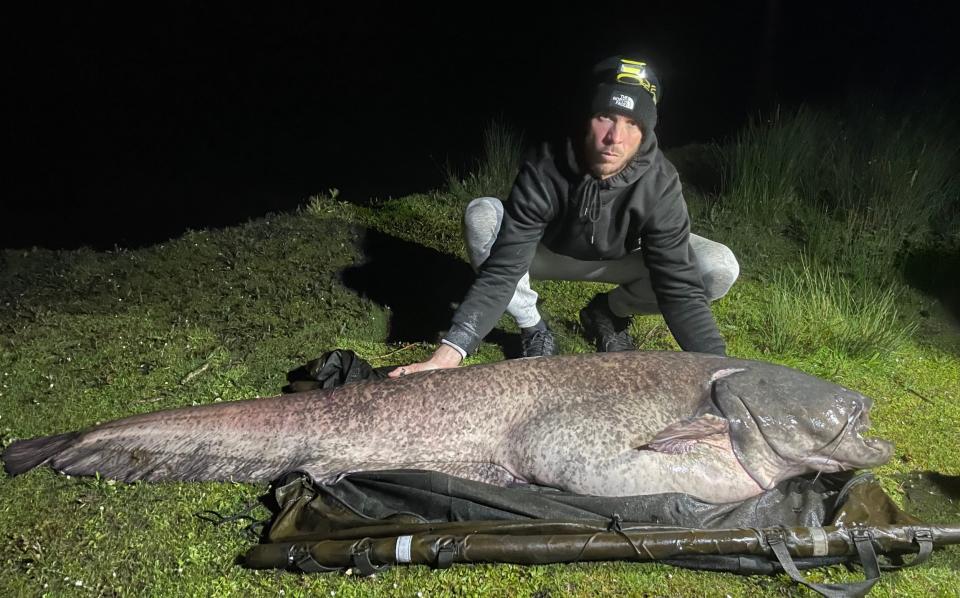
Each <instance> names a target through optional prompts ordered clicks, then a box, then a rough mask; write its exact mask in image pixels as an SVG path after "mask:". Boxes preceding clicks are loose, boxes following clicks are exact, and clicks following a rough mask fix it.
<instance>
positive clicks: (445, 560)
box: [437, 542, 457, 569]
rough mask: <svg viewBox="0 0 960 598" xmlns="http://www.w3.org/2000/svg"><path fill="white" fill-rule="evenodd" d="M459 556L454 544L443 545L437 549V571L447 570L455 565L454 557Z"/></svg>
mask: <svg viewBox="0 0 960 598" xmlns="http://www.w3.org/2000/svg"><path fill="white" fill-rule="evenodd" d="M456 554H457V547H456V546H455V545H454V543H453V542H446V543H444V544H441V545H440V547H439V548H438V549H437V569H446V568H448V567H449V566H450V565H452V564H453V557H454V556H456Z"/></svg>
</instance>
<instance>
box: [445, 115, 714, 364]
mask: <svg viewBox="0 0 960 598" xmlns="http://www.w3.org/2000/svg"><path fill="white" fill-rule="evenodd" d="M689 238H690V217H689V214H688V212H687V206H686V203H685V202H684V200H683V195H682V193H681V188H680V178H679V176H678V175H677V171H676V169H675V168H674V167H673V165H672V164H671V163H670V162H669V161H668V160H667V159H666V158H665V157H664V156H663V152H661V151H660V149H659V148H658V146H657V138H656V135H655V134H653V133H652V132H651V133H649V134H647V135H646V136H645V137H644V140H643V142H642V144H641V146H640V148H639V150H638V152H637V156H636V157H635V158H634V159H633V160H632V161H631V162H630V163H629V164H628V165H627V166H626V167H625V168H624V169H623V170H622V171H621V172H619V173H618V174H616V175H614V176H612V177H610V178H608V179H605V180H599V179H597V178H595V177H593V176H592V175H590V174H587V173H584V172H583V170H582V169H581V167H580V166H579V164H578V159H577V156H576V152H575V151H574V149H573V144H572V142H571V141H570V140H566V141H565V142H563V143H560V144H549V143H545V144H543V145H542V146H540V147H539V148H538V149H537V151H536V152H535V153H534V155H532V156H531V157H530V158H529V159H527V160H526V161H524V163H523V164H522V166H521V168H520V172H519V174H518V175H517V179H516V181H515V182H514V185H513V188H512V190H511V192H510V196H509V197H508V199H507V201H506V202H505V204H504V215H503V223H502V225H501V227H500V233H499V234H498V236H497V239H496V241H495V242H494V244H493V248H492V249H491V251H490V257H489V258H488V259H487V260H486V261H485V262H484V263H483V264H482V265H481V266H480V268H479V271H478V273H477V278H476V281H475V282H474V284H473V286H472V287H471V288H470V290H469V291H468V292H467V296H466V298H465V299H464V300H463V302H462V303H461V304H460V307H459V308H458V309H457V311H456V313H455V314H454V316H453V322H452V324H451V327H450V330H449V331H448V332H447V335H446V336H445V337H444V340H445V341H447V342H450V343H452V344H454V345H456V346H459V347H461V348H463V349H464V350H465V351H467V352H468V353H472V352H474V351H476V349H477V346H478V345H479V344H480V341H481V340H482V339H483V338H484V337H485V336H486V335H487V334H489V332H490V331H491V330H493V327H494V326H495V325H496V323H497V320H498V319H499V318H500V316H501V315H502V314H503V312H504V311H505V310H506V308H507V304H508V303H509V302H510V298H511V297H512V296H513V292H514V290H515V289H516V287H517V282H518V281H519V280H520V278H521V277H522V276H523V275H524V273H526V272H527V271H528V270H529V267H530V263H531V261H532V260H533V256H534V253H535V252H536V249H537V244H538V243H541V242H542V243H543V244H544V245H545V246H546V247H548V248H549V249H550V250H552V251H554V252H556V253H559V254H561V255H567V256H570V257H573V258H576V259H579V260H609V259H617V258H621V257H623V256H625V255H626V254H628V253H630V252H633V251H636V250H637V249H640V250H641V251H642V252H643V257H644V262H645V263H646V265H647V268H648V269H649V270H650V277H651V281H650V282H651V285H652V287H653V291H654V293H655V294H656V297H657V303H658V306H659V308H660V311H661V313H662V314H663V317H664V319H665V320H666V323H667V326H669V328H670V331H671V332H672V333H673V336H674V338H676V339H677V343H678V344H679V345H680V347H681V348H682V349H683V350H685V351H698V352H704V353H718V354H723V353H725V351H726V347H725V345H724V342H723V339H722V338H721V337H720V333H719V331H718V330H717V325H716V321H715V320H714V318H713V313H712V312H711V311H710V307H709V303H708V302H707V299H706V294H705V293H704V289H703V280H702V278H701V276H700V272H699V270H698V269H697V266H696V263H695V261H694V257H693V253H692V251H691V249H690V244H689Z"/></svg>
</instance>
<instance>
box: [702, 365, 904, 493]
mask: <svg viewBox="0 0 960 598" xmlns="http://www.w3.org/2000/svg"><path fill="white" fill-rule="evenodd" d="M729 371H730V372H731V373H729V374H726V375H725V376H723V377H722V378H719V379H716V380H715V382H714V384H713V402H714V405H715V406H716V407H717V409H719V411H720V412H721V413H722V414H723V416H724V417H725V418H726V419H727V421H728V425H729V430H730V441H731V444H732V445H733V451H734V454H735V455H736V457H737V459H739V460H740V464H741V465H743V467H744V469H746V470H747V472H748V473H749V474H750V475H751V476H752V477H753V478H754V480H756V482H757V483H758V484H759V485H760V486H762V487H763V488H766V489H769V488H772V487H773V486H775V485H776V484H777V483H778V482H779V481H781V480H784V479H787V478H790V477H793V476H797V475H802V474H805V473H809V472H812V471H821V472H824V473H830V472H835V471H841V470H847V469H859V468H867V467H875V466H877V465H881V464H883V463H885V462H886V461H887V460H888V459H889V458H890V455H891V454H892V453H893V445H892V444H891V443H890V442H887V441H885V440H879V439H872V438H864V436H863V433H864V432H865V431H866V429H867V428H868V427H869V426H870V418H869V411H870V407H871V405H872V404H873V401H872V400H871V399H870V398H868V397H865V396H863V395H862V394H860V393H858V392H854V391H852V390H849V389H847V388H844V387H842V386H839V385H836V384H833V383H831V382H828V381H826V380H822V379H820V378H816V377H814V376H810V375H807V374H804V373H802V372H799V371H797V370H793V369H789V368H785V367H782V366H778V365H774V364H767V363H759V362H754V363H751V364H750V365H748V366H746V367H745V368H743V369H740V368H737V369H736V370H729Z"/></svg>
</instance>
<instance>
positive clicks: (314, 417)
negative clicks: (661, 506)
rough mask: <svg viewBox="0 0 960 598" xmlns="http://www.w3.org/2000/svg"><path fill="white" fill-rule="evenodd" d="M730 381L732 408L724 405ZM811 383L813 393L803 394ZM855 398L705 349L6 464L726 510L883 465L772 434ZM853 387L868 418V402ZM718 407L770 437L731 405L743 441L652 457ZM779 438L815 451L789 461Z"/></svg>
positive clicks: (823, 432)
mask: <svg viewBox="0 0 960 598" xmlns="http://www.w3.org/2000/svg"><path fill="white" fill-rule="evenodd" d="M738 377H743V379H750V380H751V383H752V384H753V385H754V386H763V384H764V383H765V382H763V381H764V380H766V379H770V380H774V381H781V382H782V381H783V380H787V381H788V382H789V383H788V384H787V383H783V384H780V386H777V388H791V389H793V392H792V395H791V396H766V395H763V394H762V393H761V394H760V395H757V396H753V395H752V394H751V391H750V389H749V388H746V389H745V388H742V387H740V386H738V385H737V380H738ZM758 380H759V382H758ZM814 381H815V382H814ZM784 384H786V386H784ZM721 385H723V386H722V388H723V389H725V391H724V392H726V393H727V395H730V393H731V392H733V393H736V394H735V400H731V399H729V398H727V399H725V400H724V401H717V398H718V393H717V389H718V388H721ZM813 387H815V388H816V390H817V393H814V394H815V396H814V394H811V393H809V392H805V390H804V389H807V388H813ZM730 389H733V390H730ZM834 391H835V392H834ZM841 391H844V392H845V393H847V394H846V395H844V394H843V392H841ZM831 393H832V394H831ZM851 393H852V391H847V390H846V389H842V388H841V387H839V386H836V385H832V384H830V383H829V382H825V381H822V380H819V379H815V378H812V377H810V376H808V375H806V374H803V373H801V372H798V371H796V370H791V369H789V368H784V367H781V366H776V365H773V364H768V363H763V362H754V361H745V360H736V359H731V358H726V357H719V356H713V355H703V354H696V353H680V352H624V353H598V354H585V355H567V356H559V357H541V358H532V359H518V360H508V361H502V362H497V363H492V364H483V365H476V366H469V367H462V368H457V369H449V370H435V371H430V372H422V373H418V374H414V375H409V376H405V377H401V378H396V379H387V380H380V381H374V382H360V383H355V384H350V385H346V386H342V387H339V388H336V389H333V390H322V391H312V392H306V393H298V394H291V395H283V396H279V397H273V398H266V399H252V400H247V401H236V402H229V403H216V404H211V405H203V406H198V407H186V408H181V409H174V410H166V411H159V412H155V413H149V414H144V415H137V416H133V417H128V418H124V419H121V420H117V421H113V422H108V423H106V424H103V425H100V426H97V427H94V428H91V429H89V430H86V431H83V432H80V433H77V434H76V437H75V438H73V439H66V440H65V439H64V438H65V435H61V436H57V437H50V438H52V439H56V444H55V445H51V446H55V450H56V452H55V453H54V454H51V455H50V456H49V457H48V458H45V459H43V458H42V457H43V455H40V456H39V457H38V456H37V455H33V456H32V457H33V458H32V459H28V457H31V456H30V455H29V454H28V453H29V452H30V451H31V450H34V449H33V447H41V446H43V442H44V440H43V439H36V440H32V441H24V442H23V443H14V444H13V445H11V447H10V448H9V449H8V451H7V453H5V454H4V460H5V461H7V469H8V470H9V471H11V472H13V473H19V471H20V469H18V467H17V465H16V464H11V463H12V461H21V462H24V463H28V466H26V468H29V466H32V464H36V463H39V462H47V463H49V464H50V465H51V466H52V467H53V468H54V469H56V470H58V471H62V472H65V473H69V474H75V475H92V474H94V473H98V472H99V473H100V474H101V475H103V476H105V477H109V478H116V479H121V480H125V481H133V480H138V479H143V480H150V481H158V480H235V481H269V480H272V479H274V478H276V477H278V476H279V475H281V474H283V473H286V472H288V471H290V470H293V469H299V470H302V471H306V472H307V473H310V474H311V475H313V476H314V477H316V478H318V479H321V480H328V479H335V477H336V476H337V475H339V474H341V473H343V472H348V471H359V470H372V469H390V468H400V467H409V468H414V467H415V468H423V469H433V470H437V471H444V472H448V473H453V474H455V475H460V476H462V477H467V478H472V479H478V480H482V481H487V482H490V483H496V484H501V485H503V484H508V483H511V482H515V481H527V482H536V483H540V484H544V485H550V486H555V487H558V488H561V489H564V490H569V491H574V492H580V493H584V494H594V495H602V496H625V495H639V494H651V493H659V492H685V493H688V494H692V495H694V496H697V497H699V498H701V499H703V500H707V501H711V502H728V501H732V500H742V499H743V498H747V497H749V496H753V495H755V494H758V493H759V492H761V491H762V490H763V488H766V487H769V485H770V483H771V480H773V479H775V478H777V476H778V471H782V472H783V474H784V475H783V476H782V478H780V479H785V478H786V477H789V476H792V475H797V471H798V470H802V471H812V470H815V469H816V468H817V465H818V463H820V462H821V461H823V459H824V457H823V456H822V455H819V456H818V452H817V451H824V452H825V454H826V453H831V451H833V452H832V453H831V459H832V460H833V462H836V463H840V464H841V466H842V464H843V463H844V460H845V459H850V460H851V462H855V463H856V464H857V466H871V464H872V465H876V464H879V463H882V462H883V461H885V460H886V458H888V457H889V454H890V447H889V445H887V444H886V443H883V442H882V441H869V443H865V442H864V441H863V440H862V439H859V431H860V427H859V423H857V425H855V426H853V427H855V428H856V432H857V433H856V434H853V433H851V434H850V437H849V438H845V439H844V442H846V444H844V445H843V446H842V447H841V449H842V450H841V451H839V453H840V454H837V451H836V448H837V447H836V446H835V445H834V446H831V445H830V444H829V443H830V441H832V440H835V439H836V438H837V436H838V435H839V434H840V433H841V431H842V428H844V426H846V428H847V429H848V430H849V429H850V428H851V425H850V422H844V421H840V419H842V418H840V419H838V418H837V417H835V416H831V417H826V418H824V417H820V416H817V417H819V419H818V427H811V426H807V427H803V426H800V427H797V426H793V427H789V426H788V427H787V428H785V429H784V435H783V436H784V437H783V438H777V430H776V429H775V425H772V424H770V421H772V420H775V419H776V418H765V419H764V417H763V414H764V413H766V412H770V413H777V414H780V415H778V416H777V417H781V416H782V415H783V414H790V413H793V412H797V413H802V414H803V416H804V417H810V414H823V413H831V414H833V413H834V412H835V411H837V407H836V405H835V403H837V400H838V399H837V397H838V396H840V395H843V396H844V397H845V398H844V400H845V401H849V400H853V399H849V396H848V395H850V394H851ZM852 394H853V395H855V396H856V397H860V399H862V404H861V407H860V413H859V414H858V417H859V416H860V415H863V416H864V417H865V416H866V412H867V411H868V410H869V406H870V400H869V399H867V398H866V397H862V396H861V395H857V394H856V393H852ZM741 395H742V396H741ZM725 396H726V395H725ZM730 396H734V395H730ZM856 400H859V399H856ZM723 405H733V407H731V409H732V410H734V411H736V410H737V409H741V408H745V409H747V410H748V411H749V412H750V413H754V414H758V413H759V415H760V417H761V419H764V421H765V422H766V424H765V425H767V428H765V429H763V430H757V429H752V428H751V427H750V425H748V424H749V422H747V423H744V422H745V419H747V418H746V417H745V416H744V415H743V413H742V412H741V411H736V414H735V424H736V425H735V427H736V433H734V432H735V430H734V428H731V431H730V434H726V433H724V434H719V435H713V436H709V437H706V438H703V439H700V440H699V441H697V440H694V441H690V442H687V443H686V444H684V446H688V447H689V450H685V452H681V453H669V452H662V451H659V450H650V449H649V448H645V447H646V446H647V445H648V443H650V442H651V441H653V440H654V439H655V438H656V437H657V434H658V433H659V432H661V431H662V430H664V429H665V428H667V427H668V426H670V425H671V424H676V423H677V422H681V421H683V420H686V419H689V418H695V417H698V416H703V415H704V414H710V415H709V416H708V417H713V418H715V419H714V420H713V421H719V422H721V423H722V424H724V426H725V422H726V420H724V419H722V418H723V416H724V414H723V412H722V411H723ZM844 405H845V407H844V409H847V410H849V405H848V404H847V403H844ZM751 410H752V411H751ZM841 411H842V412H843V413H846V412H847V411H843V410H841ZM837 412H840V411H837ZM795 419H796V417H794V419H790V418H789V417H787V419H785V420H784V421H791V422H793V421H794V420H795ZM825 421H827V422H832V423H830V424H829V425H826V424H824V423H823V422H825ZM831 426H832V427H831ZM760 427H762V426H760ZM754 428H757V426H754ZM788 428H789V429H788ZM800 428H803V432H804V433H806V434H809V435H810V436H813V437H812V438H805V439H803V442H800V443H797V442H795V441H796V440H797V439H793V438H790V437H789V435H790V434H794V433H796V431H797V430H799V429H800ZM724 429H725V428H724ZM857 439H859V443H858V441H857ZM68 440H69V442H68ZM30 443H35V444H30ZM731 443H732V444H731ZM763 443H767V445H769V446H765V445H764V444H763ZM780 444H787V445H790V446H794V445H797V444H799V445H802V446H804V447H807V448H806V449H804V450H805V451H806V452H805V453H803V454H799V455H792V454H788V451H784V450H782V449H781V448H780V447H779V445H780ZM18 445H19V446H18ZM64 445H65V446H64ZM744 447H748V448H744ZM771 447H772V448H771ZM36 450H41V449H40V448H37V449H36ZM50 450H54V449H50ZM768 453H769V454H768ZM848 453H849V454H848ZM861 453H862V454H861ZM771 454H772V455H774V456H773V457H771V456H770V455H771ZM754 455H757V458H756V459H754ZM38 458H39V459H41V461H38ZM818 459H820V461H818ZM11 460H12V461H11ZM797 461H802V462H803V463H801V464H798V463H797ZM823 462H824V463H825V461H823ZM865 463H866V465H865ZM778 468H779V469H778ZM802 471H801V472H802Z"/></svg>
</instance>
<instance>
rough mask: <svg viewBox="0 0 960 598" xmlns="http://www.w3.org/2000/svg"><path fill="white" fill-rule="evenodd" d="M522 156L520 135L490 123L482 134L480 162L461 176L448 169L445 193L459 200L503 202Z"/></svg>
mask: <svg viewBox="0 0 960 598" xmlns="http://www.w3.org/2000/svg"><path fill="white" fill-rule="evenodd" d="M522 154H523V135H522V134H521V133H519V132H518V131H516V130H514V129H513V128H511V127H510V126H508V125H507V124H505V123H503V122H502V121H499V120H494V121H491V122H490V123H489V124H488V125H487V127H486V129H484V132H483V154H482V158H481V159H480V160H478V161H477V162H476V164H475V165H474V168H473V170H472V171H471V172H469V173H468V174H466V175H465V176H461V175H460V174H459V173H458V172H456V171H455V170H454V169H453V168H451V167H449V166H448V167H447V189H448V190H449V191H450V192H451V193H453V194H454V195H456V196H457V197H458V198H459V199H473V198H475V197H484V196H492V197H497V198H500V199H505V198H506V196H507V194H508V193H509V192H510V187H511V186H512V185H513V181H514V179H515V178H516V176H517V170H518V168H519V167H520V159H521V157H522Z"/></svg>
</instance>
